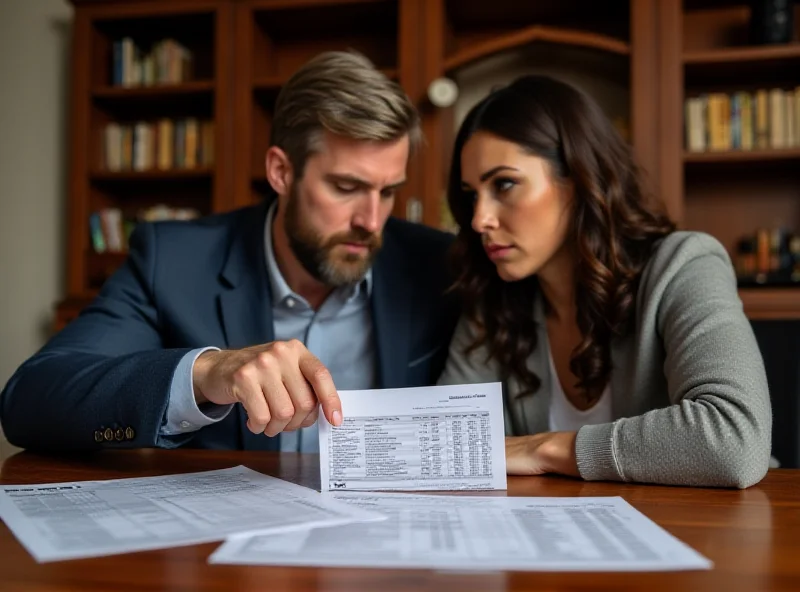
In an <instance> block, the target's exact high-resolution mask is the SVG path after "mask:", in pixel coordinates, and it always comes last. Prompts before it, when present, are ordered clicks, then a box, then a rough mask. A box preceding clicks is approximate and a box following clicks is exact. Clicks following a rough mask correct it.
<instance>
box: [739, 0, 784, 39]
mask: <svg viewBox="0 0 800 592" xmlns="http://www.w3.org/2000/svg"><path fill="white" fill-rule="evenodd" d="M750 11H751V12H750V14H751V17H750V40H751V42H752V43H754V44H771V43H789V42H790V41H791V40H792V29H793V25H794V1H793V0H752V2H751V3H750Z"/></svg>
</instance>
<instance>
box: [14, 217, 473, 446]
mask: <svg viewBox="0 0 800 592" xmlns="http://www.w3.org/2000/svg"><path fill="white" fill-rule="evenodd" d="M267 207H268V204H267V203H266V202H265V203H262V204H260V205H257V206H253V207H249V208H243V209H240V210H236V211H233V212H229V213H225V214H218V215H214V216H209V217H206V218H202V219H200V220H196V221H192V222H157V223H143V224H139V225H138V226H137V228H136V230H135V232H134V233H133V234H132V236H131V240H130V253H129V256H128V258H127V260H126V262H125V264H124V265H123V266H121V267H120V269H119V270H118V271H117V272H116V273H115V274H114V275H113V276H112V277H111V278H109V280H108V281H107V282H106V283H105V285H104V286H103V288H102V290H101V291H100V294H99V295H98V297H97V298H96V299H95V300H94V301H93V303H92V304H90V305H89V306H88V307H87V308H86V309H85V310H84V311H83V312H82V313H81V315H80V316H79V317H78V318H77V319H75V320H74V321H72V322H71V323H70V324H69V325H67V327H66V328H64V329H63V330H62V331H61V332H59V333H58V334H57V335H55V336H54V337H53V338H52V339H51V340H50V341H49V342H48V343H47V344H46V345H45V346H44V347H43V348H42V349H41V350H40V351H38V352H37V353H36V354H35V355H34V356H32V357H31V358H30V359H29V360H27V361H26V362H25V363H24V364H23V365H22V366H21V367H20V368H19V369H18V370H17V371H16V373H15V374H14V375H13V376H12V377H11V379H10V380H9V382H8V384H7V385H6V387H5V389H4V390H3V393H2V396H0V421H2V426H3V430H4V431H5V435H6V437H7V438H8V440H9V441H10V442H11V443H12V444H14V445H16V446H20V447H22V448H29V449H39V450H91V449H100V448H107V447H111V448H138V447H151V446H157V445H158V442H157V439H158V432H159V428H160V427H161V425H162V422H163V421H164V417H165V413H166V408H167V403H168V398H169V391H170V385H171V381H172V377H173V374H174V371H175V368H176V366H177V365H178V362H179V361H180V359H181V358H182V357H183V356H184V355H185V354H186V353H187V352H189V351H190V350H192V349H194V348H197V347H201V346H209V345H212V346H217V347H220V348H228V349H234V348H241V347H246V346H250V345H255V344H259V343H266V342H269V341H273V340H274V331H273V323H272V307H271V299H270V288H269V282H268V279H267V272H266V263H265V260H264V256H265V255H264V224H265V217H266V212H267ZM451 240H452V236H451V235H449V234H446V233H443V232H439V231H437V230H434V229H432V228H428V227H425V226H421V225H417V224H411V223H408V222H405V221H402V220H397V219H390V220H389V221H388V222H387V224H386V227H385V229H384V245H383V248H382V249H381V251H380V253H379V254H378V256H377V258H376V261H375V264H374V266H373V290H372V296H371V299H372V314H373V322H374V331H375V341H376V343H375V347H376V348H377V353H378V355H377V358H378V364H379V372H378V376H379V381H380V386H381V387H383V388H393V387H407V386H424V385H429V384H434V383H435V381H436V379H437V377H438V376H439V374H440V373H441V371H442V368H443V366H444V362H445V359H446V356H447V350H448V344H449V341H450V338H451V336H452V332H453V330H454V327H455V324H456V321H457V316H458V312H459V311H458V306H457V305H456V303H455V300H454V298H453V297H452V296H449V295H446V294H445V291H446V288H447V287H448V282H449V278H448V275H449V274H448V273H447V265H446V252H447V249H448V247H449V245H450V243H451ZM246 420H247V418H246V414H245V413H244V410H243V408H242V407H241V405H236V406H235V407H234V410H233V411H232V412H231V413H230V414H229V415H228V416H227V417H226V418H225V419H224V420H222V421H221V422H218V423H216V424H214V425H211V426H207V427H205V428H202V429H200V430H199V431H197V432H194V433H193V434H189V435H183V436H180V437H177V438H176V439H175V440H174V442H172V443H173V444H174V445H177V446H188V447H197V448H222V449H249V450H277V449H278V448H279V445H278V437H275V438H269V437H267V436H264V435H263V434H258V435H255V434H252V433H251V432H250V431H249V430H248V429H247V427H246Z"/></svg>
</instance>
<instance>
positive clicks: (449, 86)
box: [428, 77, 458, 108]
mask: <svg viewBox="0 0 800 592" xmlns="http://www.w3.org/2000/svg"><path fill="white" fill-rule="evenodd" d="M428 99H429V100H430V102H431V103H433V104H434V105H435V106H437V107H442V108H444V107H452V106H453V105H454V104H455V102H456V99H458V85H457V84H456V83H455V82H454V81H453V80H451V79H450V78H445V77H442V78H437V79H436V80H434V81H433V82H431V83H430V84H429V85H428Z"/></svg>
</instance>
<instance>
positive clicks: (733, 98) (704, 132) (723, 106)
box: [684, 86, 800, 152]
mask: <svg viewBox="0 0 800 592" xmlns="http://www.w3.org/2000/svg"><path fill="white" fill-rule="evenodd" d="M684 110H685V137H686V149H687V150H688V151H690V152H706V151H723V150H763V149H769V148H792V147H799V146H800V86H799V87H797V88H796V89H795V90H784V89H780V88H773V89H759V90H757V91H755V92H746V91H741V92H734V93H731V94H726V93H708V94H703V95H700V96H696V97H690V98H688V99H686V101H685V105H684Z"/></svg>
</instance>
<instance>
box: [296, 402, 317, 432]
mask: <svg viewBox="0 0 800 592" xmlns="http://www.w3.org/2000/svg"><path fill="white" fill-rule="evenodd" d="M318 416H319V405H317V406H316V407H314V411H312V412H311V413H309V414H308V417H306V418H305V420H304V421H303V423H301V424H300V427H301V428H308V427H311V426H312V425H314V423H316V421H317V417H318Z"/></svg>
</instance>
